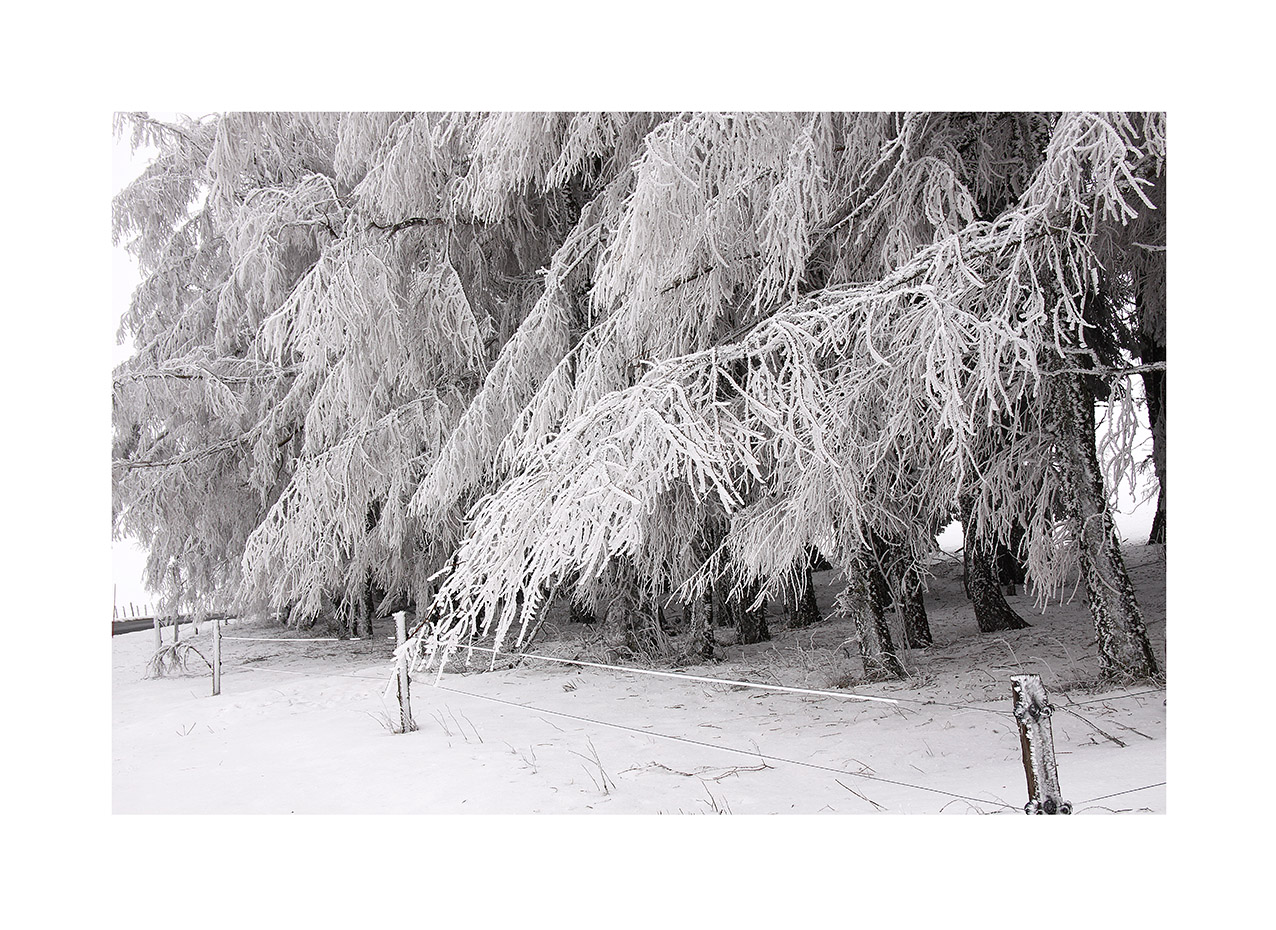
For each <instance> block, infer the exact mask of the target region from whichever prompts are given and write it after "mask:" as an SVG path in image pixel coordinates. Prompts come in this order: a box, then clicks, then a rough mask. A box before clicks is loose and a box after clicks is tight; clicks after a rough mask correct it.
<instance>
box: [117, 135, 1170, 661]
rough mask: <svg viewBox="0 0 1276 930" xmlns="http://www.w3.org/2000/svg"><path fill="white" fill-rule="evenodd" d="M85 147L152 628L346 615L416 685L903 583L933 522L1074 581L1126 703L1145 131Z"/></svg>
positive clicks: (1149, 321) (1160, 307) (1153, 241)
mask: <svg viewBox="0 0 1276 930" xmlns="http://www.w3.org/2000/svg"><path fill="white" fill-rule="evenodd" d="M118 131H119V132H122V133H124V132H127V133H131V134H132V138H133V140H134V141H135V143H141V142H147V143H150V144H153V145H155V146H156V147H157V149H158V150H159V155H158V157H157V158H156V159H155V161H154V162H153V164H152V165H151V166H150V167H149V168H148V169H147V171H146V172H144V173H143V175H142V176H141V177H139V178H138V179H137V181H135V182H134V183H133V184H131V185H130V186H129V187H128V188H126V189H125V190H124V191H122V192H120V194H119V195H118V196H117V197H116V199H115V203H114V234H115V239H116V242H117V244H124V245H126V246H127V247H128V248H129V249H130V250H131V251H132V252H133V254H135V255H136V256H137V258H138V261H139V265H140V267H141V270H142V276H143V277H142V283H141V284H140V286H139V287H138V289H137V291H136V293H135V295H134V298H133V303H132V306H131V307H130V309H129V312H128V314H127V315H126V316H125V318H124V320H123V323H122V334H123V335H127V336H131V337H132V338H133V339H134V340H135V342H136V344H137V345H138V352H137V354H136V355H135V356H134V357H133V358H132V359H130V360H129V361H128V362H126V363H124V364H123V365H121V366H120V367H119V368H118V369H117V372H116V377H115V386H114V390H115V406H114V409H115V450H114V470H113V474H114V479H115V481H114V487H115V526H116V532H117V533H121V534H129V535H134V536H136V537H138V538H139V539H140V540H141V541H142V542H143V543H144V544H146V545H148V546H149V547H150V553H151V555H150V563H149V573H150V577H151V580H152V583H156V584H158V583H160V582H162V583H163V584H164V585H165V586H166V587H165V590H166V591H167V592H168V593H169V595H170V596H171V598H172V599H174V600H175V601H176V600H180V601H186V602H201V601H205V602H206V601H209V600H210V599H217V598H222V599H225V598H234V599H236V600H237V601H238V602H239V603H240V604H243V605H248V604H269V605H272V606H273V608H275V609H286V610H289V611H291V613H292V616H293V618H294V620H295V621H296V622H302V621H304V620H305V619H306V618H308V617H313V616H314V615H315V614H316V613H318V612H319V611H320V610H321V609H323V605H324V603H325V602H336V603H347V602H352V601H354V600H356V599H360V598H366V597H367V596H368V595H369V592H375V593H376V595H377V598H378V600H379V601H380V603H381V604H382V605H383V606H385V605H389V604H391V603H411V604H415V605H417V608H418V614H419V615H420V616H422V617H425V616H429V617H430V619H431V621H432V622H430V623H428V624H423V625H422V626H421V628H420V630H419V632H418V635H417V637H416V638H415V639H414V641H413V642H412V643H411V644H410V648H411V649H412V650H414V651H416V652H418V654H420V655H424V656H433V657H436V658H437V657H439V656H440V655H442V654H445V653H446V652H447V651H448V650H450V649H452V648H455V647H456V646H457V645H458V644H459V643H461V642H462V641H464V639H465V638H466V637H468V636H470V635H472V634H474V633H475V632H477V631H479V630H480V629H484V630H486V631H487V632H488V633H491V634H493V635H494V637H495V641H496V643H497V644H498V646H499V645H500V644H501V643H503V642H505V641H506V639H507V637H508V636H509V635H510V633H511V631H515V630H517V631H518V635H524V634H525V633H526V632H527V630H528V624H529V623H530V622H531V618H532V617H534V616H535V615H536V613H537V610H538V608H539V607H540V605H541V604H542V602H543V601H544V600H545V599H546V598H549V597H551V596H553V595H555V594H558V595H560V596H564V595H565V596H570V597H574V598H576V599H577V600H579V601H581V602H587V603H589V604H591V605H593V606H594V607H596V608H599V607H602V608H605V607H606V605H607V604H608V603H609V602H610V601H612V600H614V599H615V598H616V597H618V596H620V593H621V592H622V589H628V590H636V591H639V592H641V595H642V597H644V598H646V599H648V600H651V601H655V602H668V601H682V602H684V603H687V602H692V601H694V600H696V599H697V598H701V597H703V596H705V594H706V592H709V591H711V590H712V589H713V588H714V587H715V586H719V585H722V584H724V583H725V584H727V585H728V586H730V587H731V588H732V590H734V591H735V592H736V595H737V596H740V597H744V598H746V599H750V598H757V597H761V596H765V595H767V594H771V595H775V594H778V593H779V592H781V591H783V590H786V589H789V588H791V587H792V586H793V585H794V583H795V582H794V579H795V578H796V577H798V576H799V574H800V573H801V571H802V570H803V569H804V567H805V566H806V564H807V561H806V560H807V559H808V557H809V556H808V554H809V552H810V550H812V549H817V550H818V551H819V552H821V553H823V554H824V555H825V556H827V557H828V558H830V559H832V560H833V561H835V562H838V563H839V564H842V565H843V566H853V565H855V564H857V563H856V560H857V558H859V557H860V555H861V554H862V553H863V552H864V551H865V550H866V548H869V547H871V545H872V540H873V539H875V538H877V539H887V540H890V541H891V544H892V545H893V546H895V547H897V548H898V549H899V550H900V551H903V552H905V553H907V557H908V559H909V560H910V561H911V562H912V563H913V564H915V565H918V566H923V567H924V566H925V564H926V560H927V557H928V555H929V554H930V553H932V552H933V550H934V548H935V539H934V537H935V533H936V532H937V531H938V529H939V528H941V527H942V526H944V525H945V524H946V523H947V522H949V521H950V520H951V519H952V518H953V517H954V516H955V515H956V514H957V513H958V511H959V509H960V506H961V502H962V501H963V500H966V501H967V502H968V504H969V509H970V512H971V513H972V514H973V515H974V516H973V518H972V519H971V520H969V521H968V522H967V526H966V532H967V534H968V535H969V534H972V533H973V534H977V535H979V536H980V537H981V538H987V539H988V540H996V541H1000V542H1001V543H1003V544H1005V543H1008V542H1009V541H1010V540H1011V539H1012V537H1014V534H1015V533H1016V532H1017V531H1022V533H1023V538H1024V539H1025V540H1026V551H1025V555H1026V558H1027V562H1028V569H1029V573H1030V575H1031V577H1032V578H1033V580H1034V582H1035V583H1036V585H1037V591H1038V596H1039V597H1041V598H1046V597H1049V596H1051V595H1053V594H1057V593H1058V592H1059V591H1060V590H1061V589H1062V585H1063V583H1064V581H1065V579H1066V578H1067V577H1069V574H1070V573H1071V572H1073V571H1074V570H1075V569H1077V567H1078V566H1080V568H1081V570H1082V574H1083V576H1084V577H1085V578H1086V582H1087V590H1088V592H1089V596H1090V598H1091V606H1092V610H1094V611H1095V616H1096V624H1097V625H1098V626H1099V630H1100V633H1101V635H1100V640H1101V646H1102V647H1103V648H1104V649H1105V650H1107V651H1106V652H1105V655H1106V657H1107V660H1106V664H1105V668H1106V669H1107V670H1108V671H1110V672H1112V673H1113V674H1124V675H1146V674H1151V673H1153V672H1154V671H1155V664H1154V663H1151V664H1149V663H1150V662H1151V659H1150V654H1149V655H1147V656H1146V657H1145V659H1146V660H1145V659H1140V658H1138V657H1137V656H1136V655H1135V653H1138V652H1139V650H1140V648H1141V647H1140V646H1139V645H1138V643H1137V639H1138V636H1139V630H1140V629H1141V620H1140V619H1139V617H1138V612H1137V605H1134V604H1133V595H1132V594H1129V596H1128V598H1127V597H1126V593H1127V592H1126V589H1127V588H1128V579H1126V580H1125V582H1124V585H1125V587H1124V588H1123V587H1122V585H1121V581H1120V579H1121V577H1123V576H1124V568H1123V567H1122V566H1120V565H1119V560H1120V559H1119V549H1115V542H1114V540H1113V534H1112V528H1111V515H1110V506H1109V504H1108V496H1109V495H1110V494H1112V493H1113V492H1114V491H1115V486H1116V483H1117V482H1118V481H1119V480H1120V479H1121V476H1122V474H1123V473H1124V474H1129V473H1131V472H1132V470H1133V469H1134V468H1135V466H1136V465H1137V463H1136V462H1135V460H1134V451H1133V450H1134V436H1135V428H1134V424H1135V418H1134V416H1133V415H1132V411H1133V405H1134V403H1135V401H1136V397H1135V392H1134V391H1133V390H1132V389H1131V385H1132V379H1131V376H1132V375H1134V374H1137V373H1140V372H1148V371H1155V372H1157V373H1158V376H1162V377H1163V374H1164V346H1165V323H1164V319H1165V314H1164V307H1165V299H1164V287H1165V274H1164V260H1165V253H1164V241H1165V239H1164V230H1165V197H1164V176H1165V157H1166V144H1165V119H1164V115H1163V114H1155V113H1152V114H1143V113H1137V114H1126V113H1120V114H1093V113H1067V114H1058V113H942V114H941V113H900V114H893V113H892V114H888V113H853V114H846V113H732V114H726V113H680V114H655V113H578V114H564V113H520V114H497V113H462V114H458V113H446V114H408V113H404V114H389V113H377V114H228V115H224V116H216V117H207V118H204V119H201V120H190V119H185V118H181V119H177V120H174V121H170V122H161V121H158V120H155V119H152V118H150V117H148V116H145V115H143V114H128V115H121V116H120V117H119V119H118ZM1158 352H1159V354H1157V353H1158ZM1096 399H1098V400H1100V401H1102V402H1103V403H1104V404H1105V407H1104V410H1105V415H1106V416H1107V418H1108V421H1109V426H1110V428H1109V429H1108V430H1107V431H1106V433H1105V436H1106V440H1105V441H1106V443H1107V444H1108V448H1107V449H1105V450H1104V453H1105V454H1104V455H1103V456H1102V459H1100V458H1099V457H1097V456H1096V450H1095V445H1094V424H1093V418H1094V402H1095V400H1096ZM1086 410H1088V411H1089V414H1088V415H1089V420H1088V421H1087V420H1086V419H1085V416H1086ZM1100 461H1105V462H1107V463H1110V467H1109V469H1108V473H1107V474H1106V476H1105V475H1102V474H1100V473H1098V471H1097V468H1098V463H1099V462H1100ZM1158 477H1160V478H1161V481H1162V484H1164V476H1163V474H1162V470H1161V465H1160V464H1158ZM1087 534H1089V535H1087ZM1096 534H1097V535H1096ZM1114 549H1115V555H1114V554H1113V553H1114ZM1114 558H1115V560H1116V561H1115V562H1114V561H1113V559H1114ZM1105 586H1106V587H1105ZM1106 589H1112V591H1117V592H1118V593H1117V594H1115V595H1114V594H1112V591H1107V590H1106ZM1105 592H1106V593H1105ZM1127 602H1128V603H1127ZM1105 617H1106V618H1107V619H1106V620H1105V619H1104V618H1105ZM1113 617H1117V619H1116V620H1115V621H1113V619H1112V618H1113ZM1114 622H1115V627H1113V628H1114V629H1118V630H1125V631H1126V632H1127V633H1128V634H1129V637H1132V639H1131V641H1132V642H1134V645H1133V646H1130V647H1129V649H1126V651H1125V652H1123V651H1122V647H1120V646H1119V645H1111V647H1110V648H1109V647H1108V646H1105V645H1104V637H1103V635H1102V633H1103V630H1104V629H1105V626H1104V624H1105V623H1107V624H1108V625H1109V626H1111V625H1112V623H1114ZM1117 638H1118V639H1120V637H1119V636H1118V637H1117ZM1113 642H1115V641H1113ZM1144 645H1145V643H1144ZM1131 650H1133V651H1131ZM1144 652H1146V650H1144Z"/></svg>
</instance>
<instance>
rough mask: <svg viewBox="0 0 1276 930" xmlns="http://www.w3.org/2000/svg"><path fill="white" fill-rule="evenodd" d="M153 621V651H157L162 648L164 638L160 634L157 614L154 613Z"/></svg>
mask: <svg viewBox="0 0 1276 930" xmlns="http://www.w3.org/2000/svg"><path fill="white" fill-rule="evenodd" d="M130 606H131V605H130ZM154 623H155V651H156V652H159V651H160V650H161V649H163V648H164V640H163V638H162V637H161V635H160V621H159V614H156V615H155V619H154ZM143 629H145V627H143Z"/></svg>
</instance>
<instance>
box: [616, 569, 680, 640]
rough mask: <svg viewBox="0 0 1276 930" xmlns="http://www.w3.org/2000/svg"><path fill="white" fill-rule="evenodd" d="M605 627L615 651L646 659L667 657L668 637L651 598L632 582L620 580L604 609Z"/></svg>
mask: <svg viewBox="0 0 1276 930" xmlns="http://www.w3.org/2000/svg"><path fill="white" fill-rule="evenodd" d="M607 626H608V628H609V630H610V631H611V633H612V634H613V636H614V637H615V639H614V642H615V645H616V646H617V647H618V648H621V649H623V650H625V651H627V652H628V653H629V654H630V655H637V656H641V657H643V658H646V659H663V658H667V657H668V654H669V637H668V636H667V635H666V634H665V631H664V629H663V628H662V626H661V624H660V612H659V607H658V604H657V603H656V600H655V598H653V597H651V596H650V595H649V594H647V593H646V592H645V591H643V590H642V589H641V586H640V585H639V584H638V583H637V580H636V579H633V578H628V577H624V576H622V578H621V583H620V590H619V592H618V594H617V596H616V597H615V598H614V599H613V600H612V602H611V605H610V606H609V607H608V608H607Z"/></svg>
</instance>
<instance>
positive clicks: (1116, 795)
mask: <svg viewBox="0 0 1276 930" xmlns="http://www.w3.org/2000/svg"><path fill="white" fill-rule="evenodd" d="M1165 784H1166V783H1165V782H1163V781H1158V782H1157V783H1156V784H1155V785H1143V786H1142V787H1139V788H1127V789H1126V790H1125V791H1116V792H1113V793H1112V794H1105V795H1101V796H1099V797H1097V798H1090V800H1088V801H1081V802H1079V803H1080V804H1093V803H1094V802H1095V801H1106V800H1107V799H1108V798H1119V797H1120V796H1121V795H1123V794H1134V792H1136V791H1147V790H1148V789H1150V788H1164V787H1165Z"/></svg>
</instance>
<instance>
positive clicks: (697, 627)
mask: <svg viewBox="0 0 1276 930" xmlns="http://www.w3.org/2000/svg"><path fill="white" fill-rule="evenodd" d="M687 612H688V614H689V616H688V617H687V628H688V630H689V631H690V632H689V635H688V637H687V655H688V657H689V658H694V659H712V658H713V649H714V646H716V645H717V643H716V642H715V641H714V638H713V592H712V591H711V590H710V591H706V592H705V595H704V597H698V598H695V599H694V600H693V601H692V602H691V603H690V604H688V605H687Z"/></svg>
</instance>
